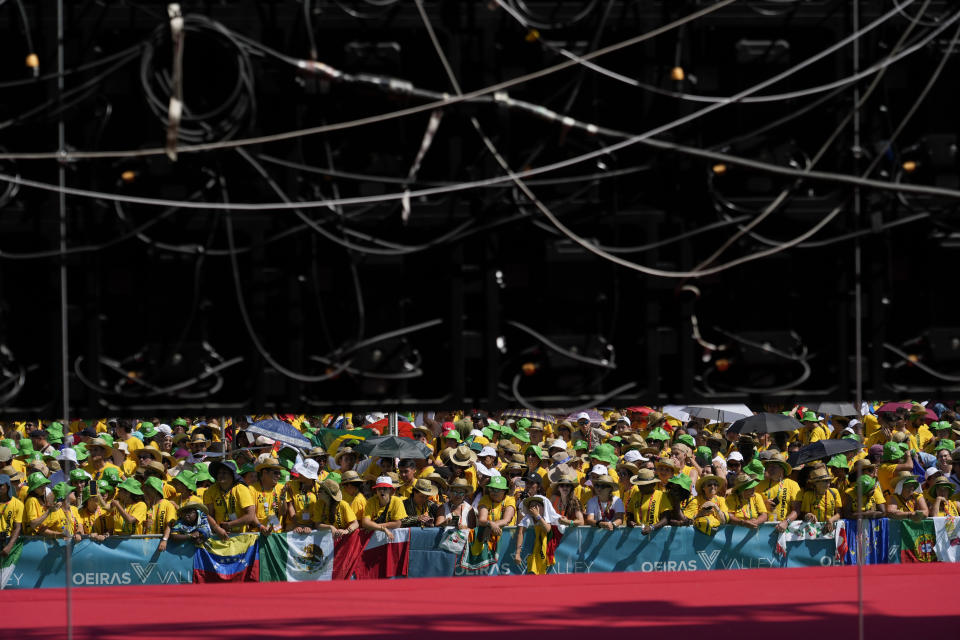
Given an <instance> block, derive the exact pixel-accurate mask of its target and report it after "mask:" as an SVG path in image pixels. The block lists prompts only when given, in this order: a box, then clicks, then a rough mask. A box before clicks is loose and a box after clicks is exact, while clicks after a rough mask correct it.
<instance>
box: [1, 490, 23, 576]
mask: <svg viewBox="0 0 960 640" xmlns="http://www.w3.org/2000/svg"><path fill="white" fill-rule="evenodd" d="M15 493H16V492H15V491H14V489H13V484H12V483H11V482H10V476H8V475H7V474H0V535H2V536H3V539H4V540H6V544H5V545H4V546H3V547H2V548H0V558H6V557H7V556H8V555H10V553H11V552H12V551H13V546H14V545H15V544H16V543H17V540H18V539H19V538H20V533H21V532H22V531H23V502H21V501H20V499H19V498H17V496H16V495H15Z"/></svg>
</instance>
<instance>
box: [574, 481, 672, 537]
mask: <svg viewBox="0 0 960 640" xmlns="http://www.w3.org/2000/svg"><path fill="white" fill-rule="evenodd" d="M684 477H685V478H687V481H688V482H689V480H690V479H689V478H688V477H687V476H684ZM593 490H594V496H593V497H592V498H590V499H589V500H588V501H587V509H586V512H587V517H586V521H585V522H586V524H587V526H591V527H594V526H595V527H597V528H598V529H607V530H608V531H613V529H614V528H616V527H622V526H623V523H624V513H625V512H626V509H625V508H624V506H623V501H622V500H620V498H618V497H617V496H615V495H613V492H614V491H616V490H617V481H616V480H614V479H613V478H612V477H611V476H609V475H602V476H600V477H598V478H597V479H595V480H593Z"/></svg>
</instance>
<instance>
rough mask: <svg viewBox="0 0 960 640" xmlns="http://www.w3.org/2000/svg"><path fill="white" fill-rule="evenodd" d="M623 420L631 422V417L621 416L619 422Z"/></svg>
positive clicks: (626, 422)
mask: <svg viewBox="0 0 960 640" xmlns="http://www.w3.org/2000/svg"><path fill="white" fill-rule="evenodd" d="M620 422H623V423H625V424H630V418H628V417H627V416H620V419H619V420H617V423H620Z"/></svg>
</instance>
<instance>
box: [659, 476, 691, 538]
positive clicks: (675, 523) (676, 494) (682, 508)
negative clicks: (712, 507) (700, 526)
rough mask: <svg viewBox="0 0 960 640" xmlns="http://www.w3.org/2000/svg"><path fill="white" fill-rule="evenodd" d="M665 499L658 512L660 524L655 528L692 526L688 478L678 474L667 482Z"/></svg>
mask: <svg viewBox="0 0 960 640" xmlns="http://www.w3.org/2000/svg"><path fill="white" fill-rule="evenodd" d="M666 486H667V488H666V491H665V493H666V497H665V498H664V500H663V507H662V510H661V512H660V522H658V526H657V527H656V528H658V529H659V528H660V527H663V526H666V525H670V526H671V527H689V526H691V525H692V524H693V517H692V516H691V515H690V510H691V508H692V507H694V506H695V503H694V502H693V501H692V500H691V498H690V494H691V491H690V489H691V484H690V476H687V475H684V474H682V473H681V474H680V475H678V476H674V477H672V478H670V480H668V481H667V485H666Z"/></svg>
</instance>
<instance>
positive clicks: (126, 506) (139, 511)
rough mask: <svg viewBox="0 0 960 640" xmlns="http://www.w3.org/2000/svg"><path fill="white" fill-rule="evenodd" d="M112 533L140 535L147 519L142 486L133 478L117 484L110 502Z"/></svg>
mask: <svg viewBox="0 0 960 640" xmlns="http://www.w3.org/2000/svg"><path fill="white" fill-rule="evenodd" d="M110 511H111V513H112V514H113V531H112V533H113V534H114V535H122V536H129V535H140V534H142V533H143V523H144V521H145V520H146V519H147V505H146V503H144V502H143V487H142V486H141V485H140V483H139V482H137V481H136V480H134V479H133V478H127V479H126V480H124V481H123V482H121V483H120V484H119V485H117V497H116V498H115V499H113V500H112V501H111V502H110Z"/></svg>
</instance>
